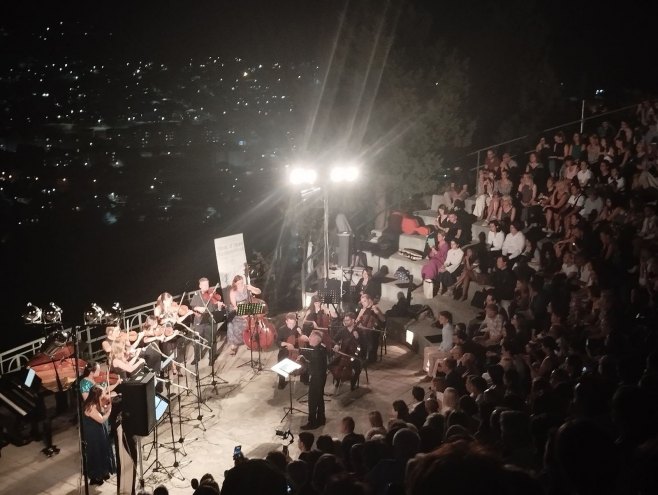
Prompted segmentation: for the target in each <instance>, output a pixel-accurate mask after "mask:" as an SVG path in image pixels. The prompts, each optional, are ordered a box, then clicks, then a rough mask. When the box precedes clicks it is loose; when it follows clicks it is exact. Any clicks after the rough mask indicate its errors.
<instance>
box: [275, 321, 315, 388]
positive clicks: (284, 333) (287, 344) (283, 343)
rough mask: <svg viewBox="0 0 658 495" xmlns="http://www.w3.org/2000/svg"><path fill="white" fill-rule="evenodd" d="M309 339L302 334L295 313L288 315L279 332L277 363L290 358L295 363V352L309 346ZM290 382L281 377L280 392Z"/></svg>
mask: <svg viewBox="0 0 658 495" xmlns="http://www.w3.org/2000/svg"><path fill="white" fill-rule="evenodd" d="M308 341H309V340H308V337H307V336H306V335H304V334H303V333H302V330H301V328H299V326H298V325H297V315H296V314H295V313H288V314H286V319H285V323H284V324H283V325H282V326H281V327H280V328H279V330H278V332H277V345H278V347H279V354H278V356H277V361H281V360H283V359H285V358H290V359H292V360H293V361H294V360H296V359H297V355H295V354H296V353H295V350H296V349H299V348H300V347H306V346H308ZM287 383H288V382H287V381H286V380H285V379H284V378H283V377H282V376H281V375H279V385H278V388H279V390H281V389H284V388H285V387H286V384H287Z"/></svg>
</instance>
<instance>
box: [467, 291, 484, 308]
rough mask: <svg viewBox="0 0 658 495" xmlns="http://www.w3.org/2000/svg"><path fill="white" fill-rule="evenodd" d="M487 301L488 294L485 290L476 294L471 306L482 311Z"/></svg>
mask: <svg viewBox="0 0 658 495" xmlns="http://www.w3.org/2000/svg"><path fill="white" fill-rule="evenodd" d="M486 299H487V294H486V293H485V292H484V291H483V290H478V291H476V292H475V294H473V299H471V306H474V307H476V308H478V309H482V308H483V307H484V301H485V300H486Z"/></svg>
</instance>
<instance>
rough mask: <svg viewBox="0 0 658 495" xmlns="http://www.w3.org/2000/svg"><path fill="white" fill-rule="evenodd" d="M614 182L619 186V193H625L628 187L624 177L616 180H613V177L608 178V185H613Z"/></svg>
mask: <svg viewBox="0 0 658 495" xmlns="http://www.w3.org/2000/svg"><path fill="white" fill-rule="evenodd" d="M613 182H614V183H615V184H616V185H617V191H623V190H624V188H625V187H626V181H625V180H624V178H623V177H617V178H616V179H613V178H612V176H610V177H609V178H608V184H612V183H613Z"/></svg>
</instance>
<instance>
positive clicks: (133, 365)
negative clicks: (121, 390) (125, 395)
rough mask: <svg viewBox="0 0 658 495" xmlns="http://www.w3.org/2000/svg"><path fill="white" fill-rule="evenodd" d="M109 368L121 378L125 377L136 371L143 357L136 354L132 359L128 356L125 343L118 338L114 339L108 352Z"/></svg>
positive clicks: (141, 363)
mask: <svg viewBox="0 0 658 495" xmlns="http://www.w3.org/2000/svg"><path fill="white" fill-rule="evenodd" d="M109 363H110V369H111V371H113V372H114V373H116V374H117V375H119V377H121V379H126V378H127V377H128V375H129V374H131V373H134V372H135V371H137V370H138V369H139V368H140V367H141V366H142V365H143V364H144V363H145V360H144V358H141V357H139V355H138V354H136V355H135V356H134V357H133V358H132V359H130V358H129V357H128V353H127V352H126V345H125V343H124V342H122V341H120V340H115V341H114V343H113V344H112V351H111V352H110V359H109Z"/></svg>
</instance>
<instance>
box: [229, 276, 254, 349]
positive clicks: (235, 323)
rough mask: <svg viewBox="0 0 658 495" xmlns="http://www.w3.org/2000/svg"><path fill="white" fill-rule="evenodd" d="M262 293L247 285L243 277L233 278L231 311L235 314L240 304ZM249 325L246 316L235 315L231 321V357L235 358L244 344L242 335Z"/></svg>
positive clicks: (230, 297)
mask: <svg viewBox="0 0 658 495" xmlns="http://www.w3.org/2000/svg"><path fill="white" fill-rule="evenodd" d="M260 293H261V290H260V289H259V288H258V287H254V286H253V285H250V284H247V283H246V282H245V280H244V277H243V276H242V275H236V276H235V277H233V282H232V283H231V292H230V293H229V302H230V305H229V311H230V312H231V313H233V314H234V313H235V312H236V311H237V309H238V304H240V303H243V302H249V301H250V300H251V294H255V295H258V294H260ZM247 325H248V321H247V317H246V316H237V315H234V316H233V318H232V319H230V321H229V323H228V331H227V334H226V338H227V340H228V343H229V344H230V346H231V347H230V353H231V356H235V353H236V352H237V351H238V346H239V345H242V344H243V343H244V338H243V335H242V334H243V332H244V330H245V329H246V328H247Z"/></svg>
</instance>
